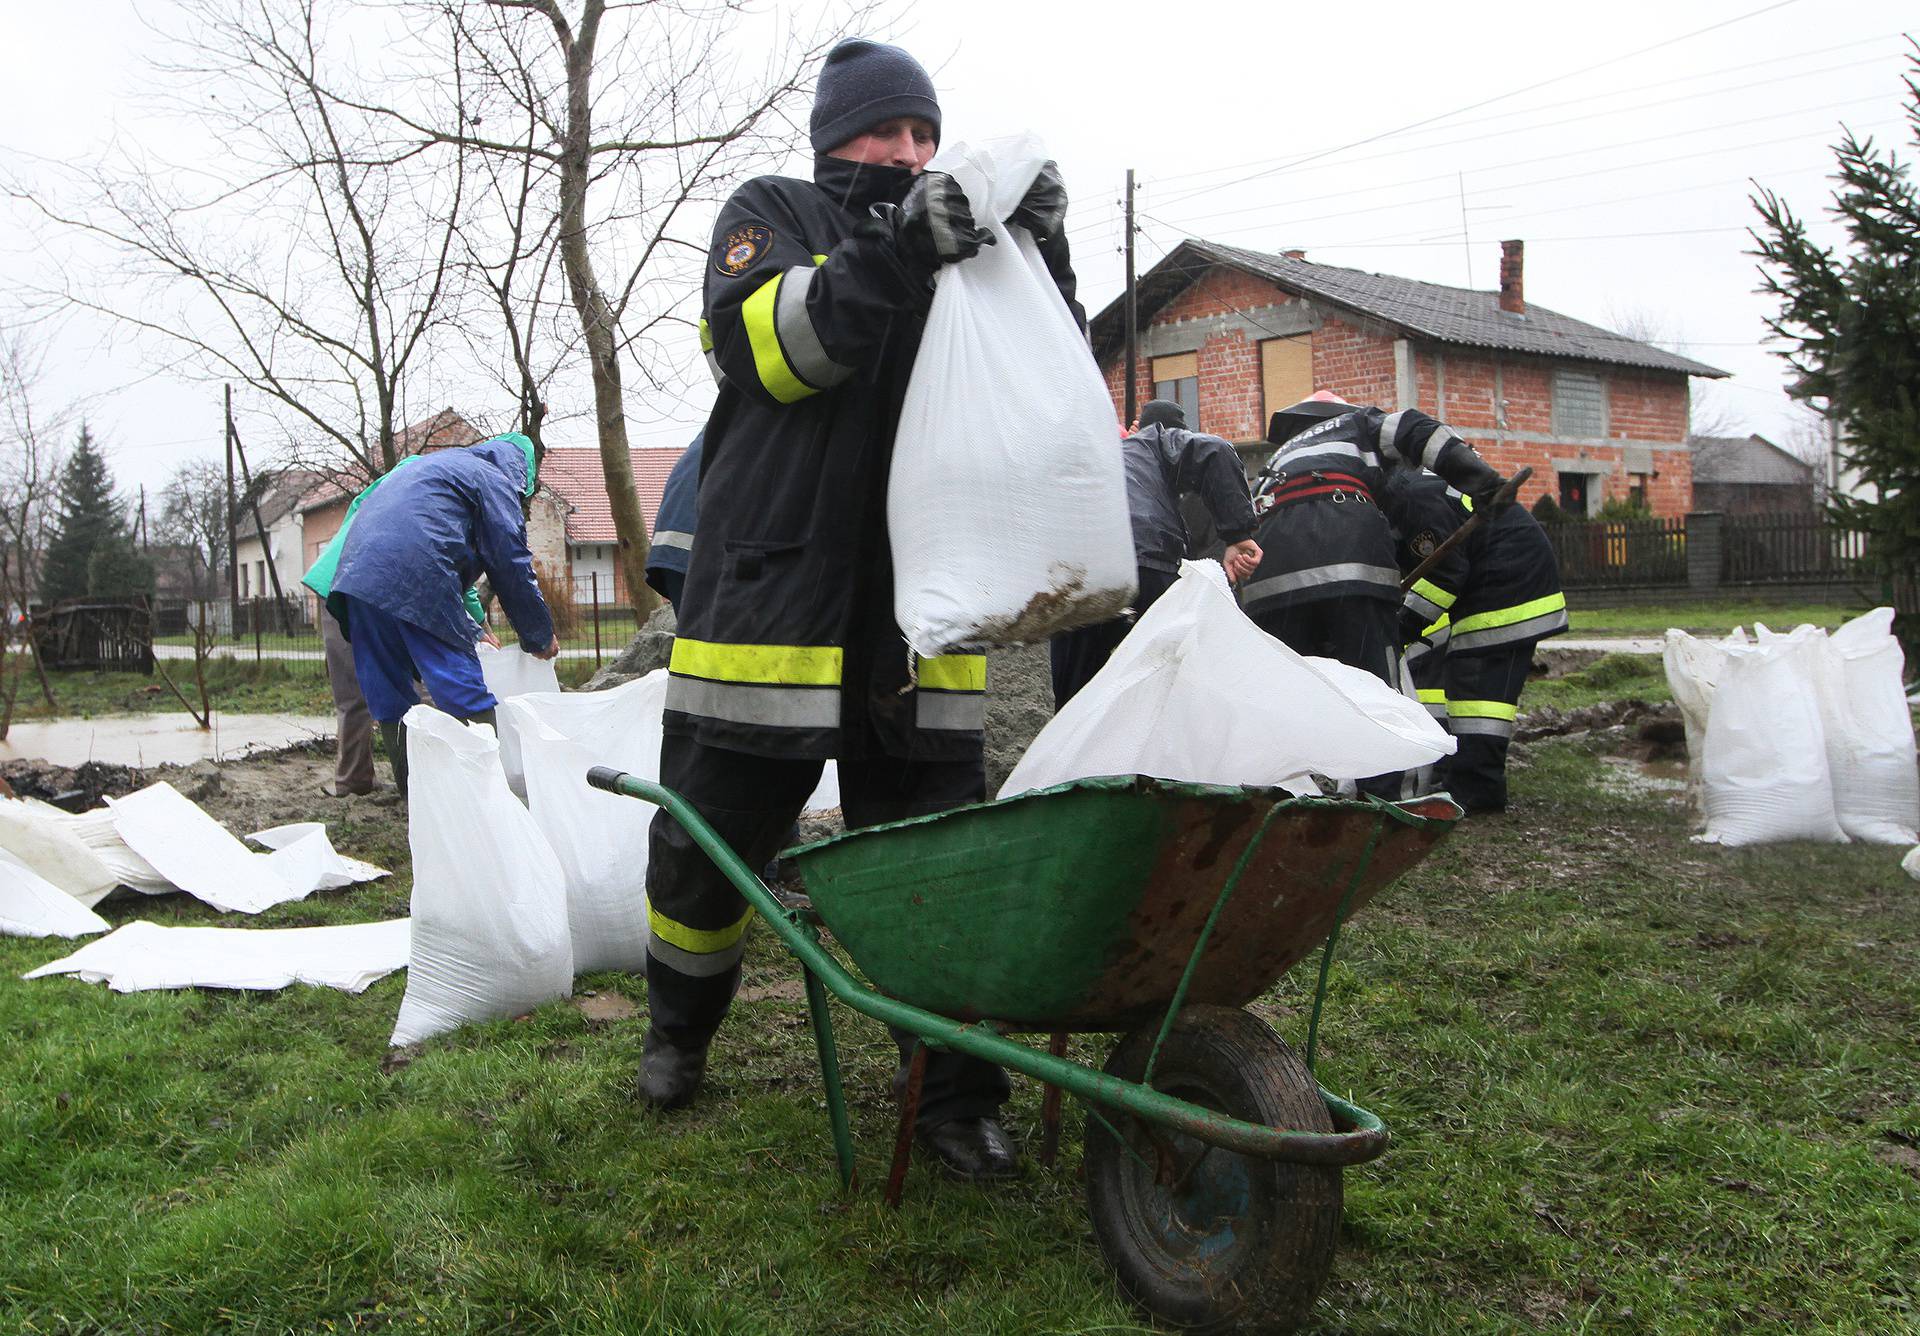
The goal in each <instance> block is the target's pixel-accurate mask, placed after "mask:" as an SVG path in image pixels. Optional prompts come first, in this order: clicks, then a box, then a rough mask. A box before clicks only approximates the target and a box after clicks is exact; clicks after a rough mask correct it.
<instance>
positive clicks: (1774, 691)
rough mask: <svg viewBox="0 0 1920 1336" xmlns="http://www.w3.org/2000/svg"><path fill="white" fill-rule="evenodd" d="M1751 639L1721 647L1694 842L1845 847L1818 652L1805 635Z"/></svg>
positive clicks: (1759, 631)
mask: <svg viewBox="0 0 1920 1336" xmlns="http://www.w3.org/2000/svg"><path fill="white" fill-rule="evenodd" d="M1756 634H1757V635H1758V643H1756V644H1754V645H1752V646H1748V647H1731V648H1729V650H1728V652H1727V663H1726V667H1725V669H1724V671H1723V672H1722V673H1721V674H1720V681H1719V685H1718V687H1717V688H1716V690H1715V692H1714V696H1713V703H1712V710H1711V712H1710V713H1709V715H1708V717H1707V728H1706V737H1705V740H1704V748H1703V750H1704V756H1703V757H1702V765H1701V787H1702V793H1701V801H1702V806H1703V808H1704V809H1705V813H1706V819H1707V832H1706V835H1705V836H1704V837H1702V838H1704V839H1706V840H1708V841H1710V842H1713V843H1717V844H1728V845H1742V844H1771V843H1775V842H1778V841H1781V840H1825V841H1830V842H1839V841H1844V840H1845V839H1846V838H1847V837H1846V834H1845V832H1844V831H1842V830H1841V828H1840V821H1839V818H1838V816H1837V815H1836V813H1835V812H1834V806H1833V782H1832V780H1831V779H1830V778H1829V776H1828V771H1827V748H1826V731H1825V728H1824V727H1823V725H1822V722H1821V712H1820V704H1819V698H1818V690H1817V688H1816V686H1815V683H1816V680H1817V677H1818V675H1819V672H1820V667H1819V658H1820V656H1821V655H1822V654H1823V653H1824V652H1825V647H1824V646H1823V645H1822V644H1821V643H1820V641H1818V640H1816V639H1814V638H1813V637H1811V636H1807V635H1801V634H1795V635H1788V636H1778V635H1772V634H1771V633H1765V632H1764V628H1756Z"/></svg>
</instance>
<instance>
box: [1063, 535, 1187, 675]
mask: <svg viewBox="0 0 1920 1336" xmlns="http://www.w3.org/2000/svg"><path fill="white" fill-rule="evenodd" d="M1179 578H1180V577H1179V576H1178V575H1177V574H1175V573H1174V572H1173V571H1162V570H1155V569H1154V568H1153V567H1151V566H1141V567H1139V583H1140V592H1139V593H1138V594H1137V595H1135V596H1134V600H1133V612H1132V614H1131V615H1126V614H1122V615H1121V616H1118V617H1115V618H1112V619H1111V620H1108V621H1104V622H1096V623H1094V624H1093V625H1092V626H1082V627H1079V628H1078V629H1076V630H1072V631H1063V632H1061V633H1060V634H1059V635H1057V636H1055V637H1054V638H1053V639H1052V641H1051V642H1049V644H1048V646H1047V652H1048V654H1049V656H1050V657H1051V659H1052V661H1053V708H1054V709H1055V710H1058V709H1060V708H1061V707H1062V706H1064V705H1065V704H1066V703H1067V702H1068V701H1070V700H1072V699H1073V698H1074V696H1075V695H1076V694H1077V693H1078V692H1079V690H1080V688H1081V687H1084V686H1085V685H1086V684H1087V683H1089V682H1091V681H1093V677H1094V674H1095V673H1098V672H1099V671H1100V670H1101V669H1102V668H1105V667H1106V666H1107V660H1108V659H1111V658H1112V657H1113V652H1114V651H1115V650H1116V649H1119V648H1120V642H1121V641H1122V640H1125V639H1126V638H1127V632H1129V631H1131V630H1133V624H1134V623H1135V622H1137V621H1139V620H1140V618H1142V617H1144V616H1145V615H1146V612H1147V609H1148V608H1151V607H1152V606H1153V605H1154V604H1155V603H1156V602H1157V601H1158V600H1159V598H1160V596H1161V595H1162V594H1164V593H1166V592H1167V591H1168V590H1169V589H1171V588H1173V583H1174V581H1175V580H1178V579H1179Z"/></svg>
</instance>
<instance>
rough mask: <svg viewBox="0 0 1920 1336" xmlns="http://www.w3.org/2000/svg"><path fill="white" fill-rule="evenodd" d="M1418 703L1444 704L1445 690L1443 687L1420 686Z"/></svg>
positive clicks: (1445, 701)
mask: <svg viewBox="0 0 1920 1336" xmlns="http://www.w3.org/2000/svg"><path fill="white" fill-rule="evenodd" d="M1420 703H1421V704H1423V705H1445V704H1446V703H1447V691H1446V688H1445V687H1421V688H1420Z"/></svg>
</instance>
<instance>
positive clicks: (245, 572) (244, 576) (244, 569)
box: [240, 561, 253, 598]
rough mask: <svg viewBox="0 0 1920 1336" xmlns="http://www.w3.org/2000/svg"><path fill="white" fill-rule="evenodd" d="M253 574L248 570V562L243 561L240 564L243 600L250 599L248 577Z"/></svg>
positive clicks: (241, 595)
mask: <svg viewBox="0 0 1920 1336" xmlns="http://www.w3.org/2000/svg"><path fill="white" fill-rule="evenodd" d="M252 573H253V572H251V571H249V570H248V569H247V563H246V562H244V561H243V562H241V563H240V597H241V598H248V597H250V595H249V594H248V593H247V577H248V576H249V575H251V574H252Z"/></svg>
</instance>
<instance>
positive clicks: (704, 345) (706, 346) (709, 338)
mask: <svg viewBox="0 0 1920 1336" xmlns="http://www.w3.org/2000/svg"><path fill="white" fill-rule="evenodd" d="M700 351H701V352H703V353H710V352H712V351H713V326H712V325H709V324H708V323H707V322H706V318H705V317H702V318H701V320H700Z"/></svg>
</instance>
